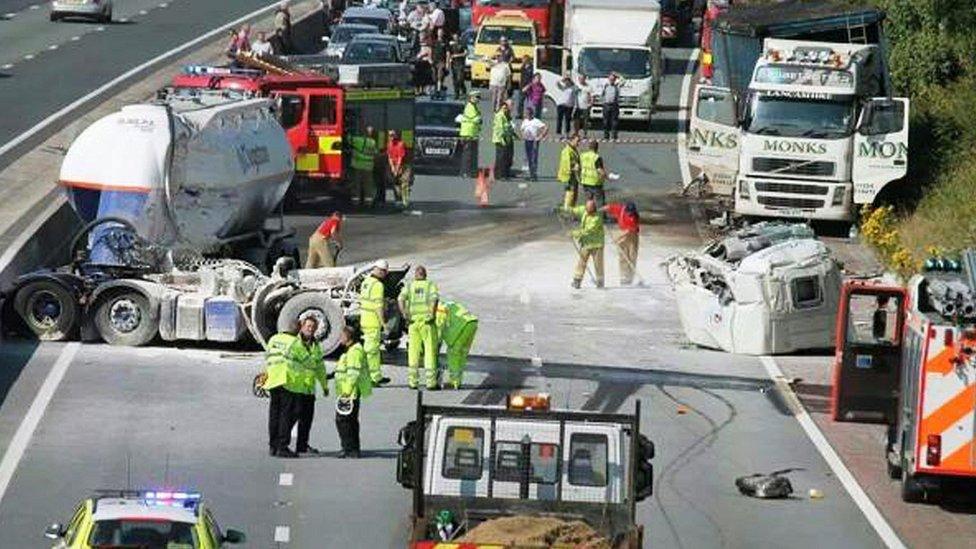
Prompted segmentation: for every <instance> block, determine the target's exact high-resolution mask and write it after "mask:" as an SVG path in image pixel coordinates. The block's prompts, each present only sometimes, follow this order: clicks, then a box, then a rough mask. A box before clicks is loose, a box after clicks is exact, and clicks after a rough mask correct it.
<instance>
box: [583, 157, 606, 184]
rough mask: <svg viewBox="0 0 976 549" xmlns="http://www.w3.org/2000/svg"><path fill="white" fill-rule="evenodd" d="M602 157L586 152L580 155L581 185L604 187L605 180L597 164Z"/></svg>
mask: <svg viewBox="0 0 976 549" xmlns="http://www.w3.org/2000/svg"><path fill="white" fill-rule="evenodd" d="M599 159H600V155H599V154H598V153H595V152H593V151H586V152H585V153H583V154H581V155H580V183H581V184H583V185H584V186H586V187H602V186H603V178H601V177H600V171H599V170H597V167H596V162H597V160H599Z"/></svg>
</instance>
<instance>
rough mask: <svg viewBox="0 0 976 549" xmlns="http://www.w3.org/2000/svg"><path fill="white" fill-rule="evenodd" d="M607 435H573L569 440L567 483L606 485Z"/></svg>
mask: <svg viewBox="0 0 976 549" xmlns="http://www.w3.org/2000/svg"><path fill="white" fill-rule="evenodd" d="M607 446H608V441H607V435H597V434H592V433H573V435H572V436H570V438H569V483H570V484H572V485H575V486H606V485H607Z"/></svg>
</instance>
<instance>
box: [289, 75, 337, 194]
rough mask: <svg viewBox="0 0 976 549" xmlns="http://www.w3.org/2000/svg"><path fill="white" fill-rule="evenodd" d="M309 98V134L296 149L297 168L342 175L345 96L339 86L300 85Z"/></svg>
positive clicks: (300, 90)
mask: <svg viewBox="0 0 976 549" xmlns="http://www.w3.org/2000/svg"><path fill="white" fill-rule="evenodd" d="M298 92H299V93H300V94H302V95H303V96H304V97H305V98H306V102H307V113H308V114H307V116H306V119H307V120H308V135H307V137H306V145H305V147H304V149H303V150H298V151H296V152H297V154H296V157H295V170H296V171H299V172H307V173H312V174H316V175H319V176H324V177H329V178H339V177H340V176H341V175H342V127H343V110H344V109H343V107H344V105H343V96H342V90H341V89H339V88H301V89H299V90H298Z"/></svg>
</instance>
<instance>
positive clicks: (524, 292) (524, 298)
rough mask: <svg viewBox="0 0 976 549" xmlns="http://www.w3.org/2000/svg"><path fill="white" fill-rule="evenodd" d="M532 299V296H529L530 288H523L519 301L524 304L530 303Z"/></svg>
mask: <svg viewBox="0 0 976 549" xmlns="http://www.w3.org/2000/svg"><path fill="white" fill-rule="evenodd" d="M531 299H532V298H531V297H530V296H529V291H528V290H525V289H523V290H522V293H520V294H519V302H521V303H522V305H528V304H529V301H530V300H531Z"/></svg>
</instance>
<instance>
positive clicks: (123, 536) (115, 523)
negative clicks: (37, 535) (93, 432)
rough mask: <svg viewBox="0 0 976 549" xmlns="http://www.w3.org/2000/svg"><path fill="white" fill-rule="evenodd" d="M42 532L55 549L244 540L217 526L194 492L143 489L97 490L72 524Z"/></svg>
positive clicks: (192, 547) (196, 545)
mask: <svg viewBox="0 0 976 549" xmlns="http://www.w3.org/2000/svg"><path fill="white" fill-rule="evenodd" d="M44 536H45V537H47V538H49V539H52V540H54V541H55V545H54V547H55V548H56V549H98V548H108V547H139V548H142V549H216V548H218V547H224V546H225V545H228V544H236V543H243V542H244V540H245V537H244V534H243V533H242V532H239V531H237V530H227V531H224V532H222V531H221V530H220V527H219V526H217V521H216V520H214V517H213V515H212V514H211V513H210V511H209V510H208V509H207V508H205V507H204V505H203V500H202V499H201V496H200V494H199V493H195V492H170V491H146V490H101V491H98V492H96V494H95V495H93V496H91V497H89V498H87V499H85V500H84V501H82V502H81V503H80V504H79V505H78V508H77V509H75V513H74V515H73V516H72V518H71V522H69V523H68V524H67V525H66V526H65V525H62V524H60V523H55V524H52V525H50V526H48V528H47V530H46V531H45V532H44Z"/></svg>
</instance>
